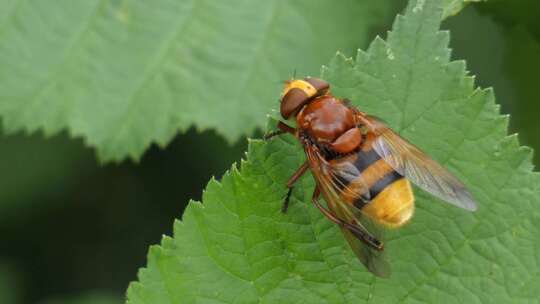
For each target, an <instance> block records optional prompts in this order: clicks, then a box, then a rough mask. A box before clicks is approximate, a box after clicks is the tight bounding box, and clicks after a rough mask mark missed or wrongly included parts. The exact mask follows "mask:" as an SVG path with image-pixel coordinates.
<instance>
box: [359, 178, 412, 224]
mask: <svg viewBox="0 0 540 304" xmlns="http://www.w3.org/2000/svg"><path fill="white" fill-rule="evenodd" d="M362 212H363V213H365V214H366V215H368V216H369V217H370V218H372V219H373V220H375V221H376V222H377V223H379V224H382V225H383V226H386V227H388V228H399V227H401V226H403V225H405V224H406V223H407V222H408V221H409V220H410V219H411V218H412V216H413V214H414V194H413V192H412V188H411V184H410V183H409V181H408V180H407V179H405V178H402V179H400V180H398V181H396V182H394V183H392V184H391V185H389V186H388V187H386V188H385V189H384V190H383V191H382V192H381V193H379V195H377V197H375V199H373V200H372V201H371V202H370V203H368V204H367V205H366V206H365V207H364V208H362Z"/></svg>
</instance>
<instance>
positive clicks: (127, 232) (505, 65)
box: [0, 0, 540, 303]
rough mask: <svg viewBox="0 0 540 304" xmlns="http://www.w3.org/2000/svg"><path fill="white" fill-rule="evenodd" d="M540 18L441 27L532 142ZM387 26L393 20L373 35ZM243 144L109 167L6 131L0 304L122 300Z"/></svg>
mask: <svg viewBox="0 0 540 304" xmlns="http://www.w3.org/2000/svg"><path fill="white" fill-rule="evenodd" d="M403 6H404V1H401V2H400V4H399V5H397V6H396V8H395V10H396V12H397V11H399V10H400V9H401V8H402V7H403ZM539 15H540V2H539V1H535V0H531V1H512V2H509V1H506V2H504V3H503V2H502V1H496V0H494V1H492V2H489V3H481V4H475V5H472V6H469V7H468V8H466V9H465V10H464V11H463V12H461V13H460V14H459V15H458V16H456V17H452V18H450V19H449V20H447V21H446V22H445V24H444V28H445V29H449V30H450V31H451V48H452V49H453V58H454V59H465V60H467V66H468V69H469V71H471V74H473V75H476V76H477V84H478V85H480V86H481V87H484V88H485V87H490V86H493V87H494V88H495V94H496V98H497V102H498V103H499V104H501V106H502V109H501V111H502V113H510V114H512V117H511V120H510V122H511V127H510V132H512V133H513V132H519V137H520V140H521V142H522V143H523V144H526V145H529V146H532V147H534V148H535V149H540V138H538V136H537V135H536V134H537V132H536V131H537V130H538V128H540V121H539V120H538V118H537V116H538V114H540V102H539V101H538V93H537V90H538V83H539V81H538V79H539V77H538V76H537V74H538V73H539V71H540V22H539V21H538V17H540V16H539ZM390 27H391V21H390V20H389V21H388V22H386V23H384V24H381V26H380V28H379V31H377V30H374V31H373V36H375V34H380V35H383V36H384V31H385V30H388V29H390ZM362 47H365V46H362ZM344 51H345V50H344ZM345 53H347V54H352V50H348V51H347V52H345ZM278 94H279V92H276V96H277V95H278ZM254 136H260V134H255V135H254ZM245 150H246V140H240V141H239V142H238V143H236V144H235V145H230V144H227V143H226V142H225V140H224V139H222V138H220V137H219V136H217V135H216V134H215V133H214V132H212V131H208V132H204V133H202V134H201V133H196V132H195V131H193V130H192V131H190V132H188V133H187V134H182V135H178V136H177V137H176V138H175V139H174V141H173V142H172V143H170V144H169V145H168V146H167V148H166V149H160V148H157V147H155V146H153V147H151V148H150V149H149V150H148V151H147V153H146V154H145V155H144V157H143V158H142V159H141V162H140V163H139V164H135V163H133V162H130V161H125V162H123V163H120V164H107V165H104V166H101V165H99V164H98V162H97V160H96V157H95V155H94V151H93V150H92V149H90V148H87V147H85V146H84V145H83V142H82V140H81V139H72V138H69V137H68V136H67V135H66V134H60V135H58V136H54V137H52V138H47V139H45V138H44V137H43V136H42V135H41V134H34V135H31V136H27V135H23V134H20V135H16V136H4V137H1V138H0V168H2V170H1V172H0V187H1V188H0V238H1V240H2V242H1V244H0V302H1V303H35V302H39V301H42V300H45V299H49V298H51V297H52V298H54V297H63V296H70V295H78V294H81V293H83V294H84V293H88V292H99V293H105V294H110V295H112V296H113V298H114V297H116V298H118V303H121V302H122V297H123V293H124V291H125V289H126V288H127V285H128V283H129V282H130V281H133V280H136V273H137V270H138V268H139V267H142V266H144V265H145V264H146V260H145V257H146V252H147V250H148V246H149V245H151V244H157V243H159V241H160V238H161V236H162V235H163V234H168V235H170V234H171V229H172V223H173V220H174V219H175V218H181V215H182V211H183V209H184V208H185V206H186V204H187V203H188V201H189V200H190V199H194V200H199V199H200V197H201V193H202V190H203V188H204V187H205V185H206V182H207V181H208V180H209V178H210V177H211V176H216V177H218V178H219V177H220V176H221V175H222V174H223V172H224V171H225V170H227V168H229V167H230V165H231V164H232V163H233V162H235V161H238V160H239V159H240V158H241V157H243V155H244V154H243V152H244V151H245ZM539 161H540V159H539V157H538V156H537V155H536V156H535V163H536V164H538V163H539ZM7 291H9V294H10V295H11V298H8V297H7V294H8V292H7ZM2 292H5V294H4V296H2Z"/></svg>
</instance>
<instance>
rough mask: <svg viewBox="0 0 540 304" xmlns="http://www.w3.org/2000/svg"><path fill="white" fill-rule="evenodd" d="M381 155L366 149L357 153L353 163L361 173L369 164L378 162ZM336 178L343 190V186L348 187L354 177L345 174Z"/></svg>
mask: <svg viewBox="0 0 540 304" xmlns="http://www.w3.org/2000/svg"><path fill="white" fill-rule="evenodd" d="M379 159H381V157H380V156H379V154H377V152H375V150H373V149H372V150H369V151H367V152H365V151H359V152H357V153H356V160H355V161H354V162H353V163H352V164H353V165H354V167H355V168H356V170H358V173H359V175H361V174H362V172H364V170H366V169H367V168H368V167H369V166H371V165H372V164H374V163H375V162H377V161H378V160H379ZM334 179H335V180H336V182H337V186H338V188H339V189H340V190H343V188H345V187H347V186H348V185H349V184H350V183H351V182H352V181H354V179H352V180H349V179H347V178H345V177H343V176H340V175H336V176H335V177H334Z"/></svg>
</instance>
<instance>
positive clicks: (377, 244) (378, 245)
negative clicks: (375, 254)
mask: <svg viewBox="0 0 540 304" xmlns="http://www.w3.org/2000/svg"><path fill="white" fill-rule="evenodd" d="M320 193H321V192H320V190H319V187H318V186H317V187H315V190H314V191H313V196H312V197H311V201H312V202H313V204H315V206H317V208H319V210H320V211H321V212H322V214H324V215H325V216H326V217H327V218H328V219H329V220H330V221H332V222H334V223H336V224H338V225H339V226H341V227H344V228H346V229H348V230H349V231H350V232H351V233H352V234H354V235H355V236H356V237H357V238H358V239H359V240H361V241H362V242H364V243H365V244H366V245H368V246H370V247H372V248H373V249H375V250H379V251H382V250H383V249H384V245H383V243H382V242H381V241H379V240H378V239H377V238H376V237H374V236H373V235H371V233H369V232H368V231H367V230H366V229H365V228H364V227H362V226H358V225H354V224H350V223H347V222H345V221H343V220H342V219H340V218H338V217H337V216H335V215H334V214H333V213H332V212H330V210H328V209H326V208H325V207H324V206H323V205H321V204H320V203H319V195H320Z"/></svg>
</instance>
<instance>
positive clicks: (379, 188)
mask: <svg viewBox="0 0 540 304" xmlns="http://www.w3.org/2000/svg"><path fill="white" fill-rule="evenodd" d="M402 178H403V175H401V174H399V173H397V172H396V171H394V170H392V171H391V172H389V173H388V174H386V175H385V176H383V177H382V178H381V179H379V180H378V181H377V182H376V183H375V184H374V185H373V186H371V188H369V195H370V200H373V199H375V197H377V195H379V193H381V192H383V190H384V189H386V187H388V186H390V185H391V184H393V183H394V182H396V181H398V180H400V179H402ZM367 203H369V201H366V200H364V199H363V198H362V197H359V198H358V199H357V200H355V201H354V205H355V206H356V207H357V208H360V209H362V207H364V206H365V205H366V204H367Z"/></svg>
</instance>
